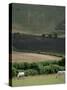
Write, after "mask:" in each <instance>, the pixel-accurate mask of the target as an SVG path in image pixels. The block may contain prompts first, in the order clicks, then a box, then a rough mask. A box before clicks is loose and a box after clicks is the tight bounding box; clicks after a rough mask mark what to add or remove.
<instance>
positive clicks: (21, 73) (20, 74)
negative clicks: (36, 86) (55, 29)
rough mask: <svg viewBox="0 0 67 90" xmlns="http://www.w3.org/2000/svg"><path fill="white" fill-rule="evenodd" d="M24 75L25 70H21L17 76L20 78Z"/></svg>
mask: <svg viewBox="0 0 67 90" xmlns="http://www.w3.org/2000/svg"><path fill="white" fill-rule="evenodd" d="M24 75H25V73H24V72H19V73H18V75H17V77H18V78H19V77H24Z"/></svg>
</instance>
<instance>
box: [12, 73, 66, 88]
mask: <svg viewBox="0 0 67 90" xmlns="http://www.w3.org/2000/svg"><path fill="white" fill-rule="evenodd" d="M56 76H57V75H56V74H49V75H36V76H27V77H24V78H22V77H21V78H19V79H18V78H13V79H12V86H14V87H15V86H32V85H49V84H63V83H65V78H64V75H58V76H57V77H56Z"/></svg>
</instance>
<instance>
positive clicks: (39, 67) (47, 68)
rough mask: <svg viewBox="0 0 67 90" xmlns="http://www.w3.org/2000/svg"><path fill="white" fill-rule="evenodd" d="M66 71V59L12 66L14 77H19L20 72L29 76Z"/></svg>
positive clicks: (14, 64)
mask: <svg viewBox="0 0 67 90" xmlns="http://www.w3.org/2000/svg"><path fill="white" fill-rule="evenodd" d="M62 70H65V58H62V60H59V61H42V62H36V63H35V62H32V63H27V62H24V63H13V64H12V76H13V77H14V76H17V73H18V72H22V71H24V72H25V76H28V75H40V74H51V73H57V72H58V71H62Z"/></svg>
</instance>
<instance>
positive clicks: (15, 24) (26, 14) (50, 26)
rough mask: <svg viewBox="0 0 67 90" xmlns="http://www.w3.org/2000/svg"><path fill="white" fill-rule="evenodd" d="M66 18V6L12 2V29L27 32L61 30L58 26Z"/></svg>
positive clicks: (40, 32)
mask: <svg viewBox="0 0 67 90" xmlns="http://www.w3.org/2000/svg"><path fill="white" fill-rule="evenodd" d="M64 18H65V7H63V6H61V7H60V6H47V5H45V6H44V5H26V4H12V30H13V32H21V33H26V34H43V33H54V32H59V33H61V32H62V34H64V30H60V31H58V30H56V26H58V24H59V23H61V22H62V21H63V20H64Z"/></svg>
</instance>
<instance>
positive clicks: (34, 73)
mask: <svg viewBox="0 0 67 90" xmlns="http://www.w3.org/2000/svg"><path fill="white" fill-rule="evenodd" d="M37 74H38V71H37V70H34V69H28V70H25V76H28V75H37Z"/></svg>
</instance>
